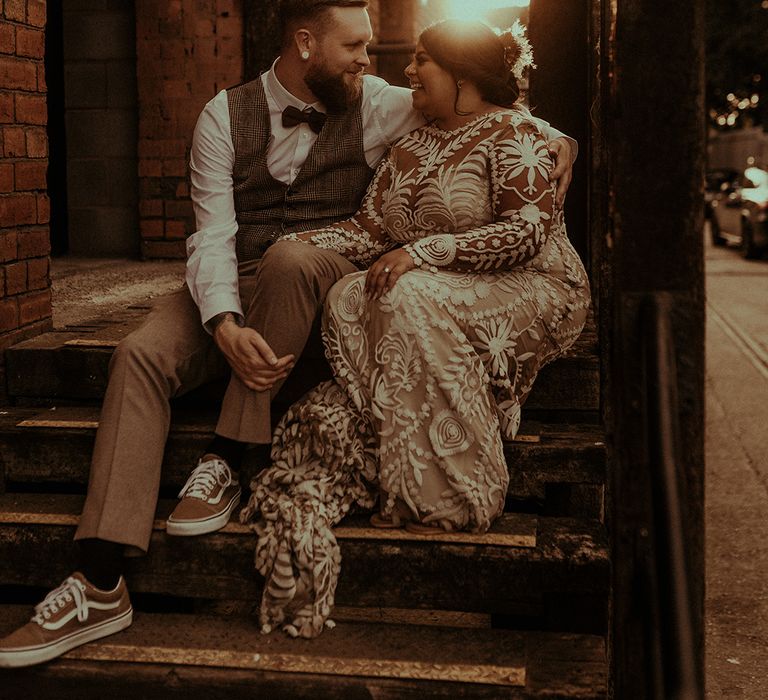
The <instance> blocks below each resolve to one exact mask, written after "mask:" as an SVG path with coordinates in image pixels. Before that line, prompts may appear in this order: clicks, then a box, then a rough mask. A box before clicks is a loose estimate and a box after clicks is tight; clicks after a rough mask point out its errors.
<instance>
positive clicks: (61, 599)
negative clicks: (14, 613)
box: [32, 576, 88, 625]
mask: <svg viewBox="0 0 768 700" xmlns="http://www.w3.org/2000/svg"><path fill="white" fill-rule="evenodd" d="M73 600H74V602H75V607H76V608H77V619H78V620H80V622H85V621H86V620H87V619H88V601H87V599H86V597H85V585H84V584H83V582H82V581H79V580H78V579H76V578H74V577H73V576H70V577H69V578H68V579H67V580H66V581H64V583H62V584H61V585H60V586H59V587H58V588H54V589H53V590H52V591H51V592H50V593H49V594H48V595H47V596H45V600H43V602H42V603H38V604H37V605H36V606H35V614H34V615H33V617H32V621H33V622H37V624H38V625H42V624H44V623H45V621H46V620H50V619H51V615H54V614H55V613H57V612H58V611H59V610H61V609H62V608H63V607H64V606H65V605H66V604H67V603H71V602H72V601H73Z"/></svg>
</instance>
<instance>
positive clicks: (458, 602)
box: [0, 494, 609, 633]
mask: <svg viewBox="0 0 768 700" xmlns="http://www.w3.org/2000/svg"><path fill="white" fill-rule="evenodd" d="M82 501H83V498H82V497H81V496H72V495H67V496H64V495H50V494H5V495H2V496H0V561H2V562H3V563H4V565H3V567H2V571H0V585H16V586H42V587H52V586H53V585H55V584H56V583H57V582H58V581H59V580H60V579H62V578H63V577H65V576H66V575H67V574H69V573H71V568H72V562H73V560H74V559H73V542H72V537H73V534H74V529H75V526H76V524H77V520H78V515H79V513H80V511H81V508H82ZM174 505H175V501H161V502H160V504H159V507H158V512H157V520H156V521H155V528H154V532H153V535H152V542H151V546H150V551H149V554H148V555H147V556H146V557H141V558H136V559H130V560H129V568H128V572H127V578H128V581H129V586H130V588H131V590H132V591H136V592H146V593H154V594H164V595H173V596H180V597H187V598H193V599H205V600H252V601H253V600H258V599H259V598H260V589H261V579H260V577H259V576H258V575H257V574H256V573H255V570H254V568H253V553H254V546H255V538H254V535H253V534H252V533H251V532H250V531H249V529H248V528H246V527H244V526H242V525H240V524H239V522H237V521H233V522H230V524H229V525H227V526H226V527H225V528H224V529H223V530H221V531H219V532H217V533H213V534H210V535H206V536H203V537H199V538H178V537H169V536H167V535H166V534H165V531H164V529H165V517H167V514H168V513H169V512H170V510H171V509H172V508H173V506H174ZM336 535H337V538H338V540H339V542H340V545H341V552H342V559H343V564H342V574H341V578H340V581H339V587H338V590H337V599H336V600H337V603H338V604H339V605H341V606H351V607H358V608H376V607H381V608H407V609H428V610H450V611H460V612H479V613H489V614H494V615H498V616H507V617H509V618H515V619H517V618H519V619H524V620H526V623H525V624H526V626H530V625H536V626H535V628H536V629H553V630H560V631H575V632H597V633H602V632H604V630H605V629H606V619H607V597H608V588H609V555H608V541H607V535H606V531H605V528H604V526H603V525H601V524H600V523H596V522H591V521H585V520H581V519H573V518H548V517H540V516H535V515H529V514H520V513H514V514H513V513H509V514H505V515H504V516H502V518H500V519H499V520H498V521H497V522H496V523H495V524H494V526H493V528H492V530H491V531H490V532H488V533H486V534H483V535H474V534H471V533H453V534H448V533H443V534H440V535H431V536H424V535H412V534H410V533H407V532H405V531H404V530H380V529H376V528H372V527H370V526H369V525H368V519H367V517H366V516H364V515H361V516H357V517H351V518H348V519H346V520H345V521H344V522H343V523H341V524H340V526H339V527H338V528H337V529H336Z"/></svg>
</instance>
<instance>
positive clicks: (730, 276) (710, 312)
mask: <svg viewBox="0 0 768 700" xmlns="http://www.w3.org/2000/svg"><path fill="white" fill-rule="evenodd" d="M705 240H706V247H705V270H706V283H707V333H706V353H707V361H706V413H707V418H706V447H705V449H706V511H705V512H706V516H705V517H706V528H707V535H706V555H707V566H706V589H707V593H706V644H707V651H706V664H707V698H712V699H713V700H715V699H717V700H720V699H721V698H725V699H731V698H734V699H735V698H738V699H739V700H766V699H767V698H768V449H767V448H766V436H768V431H766V428H765V425H766V420H768V260H759V261H746V260H743V259H742V258H741V257H740V255H739V254H738V251H736V250H734V249H730V248H715V247H713V246H712V245H711V244H710V243H709V241H708V238H705ZM183 278H184V265H183V262H181V261H154V262H138V261H131V260H93V259H77V258H59V259H55V260H54V261H53V264H52V281H53V306H54V325H55V326H56V327H58V328H60V327H62V326H65V325H68V324H76V323H79V322H81V321H84V320H87V319H89V318H93V317H97V316H102V315H104V314H105V313H109V312H111V311H115V310H118V309H121V308H124V307H125V306H128V305H131V304H138V303H143V302H147V301H150V300H151V299H153V298H154V297H156V296H158V295H161V294H165V293H166V292H169V291H172V290H173V289H177V288H179V287H180V286H181V285H182V284H183Z"/></svg>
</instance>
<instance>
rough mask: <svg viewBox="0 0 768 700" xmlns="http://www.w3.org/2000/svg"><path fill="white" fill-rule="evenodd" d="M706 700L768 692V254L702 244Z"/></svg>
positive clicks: (757, 698) (750, 698)
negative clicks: (749, 255) (759, 256)
mask: <svg viewBox="0 0 768 700" xmlns="http://www.w3.org/2000/svg"><path fill="white" fill-rule="evenodd" d="M705 270H706V283H707V332H706V353H707V361H706V412H707V418H706V443H705V445H706V447H705V450H706V488H705V498H706V508H705V518H706V528H707V532H706V557H707V564H706V589H707V593H706V617H705V620H706V645H707V651H706V664H707V698H712V699H713V700H714V699H716V698H717V699H718V700H719V699H720V698H739V699H744V700H766V698H768V449H767V448H766V436H768V431H767V430H766V427H765V426H766V421H767V420H768V260H757V261H747V260H743V259H742V258H741V257H740V255H739V253H738V251H736V250H735V249H730V248H715V247H713V246H711V245H710V244H709V242H708V241H707V243H706V248H705Z"/></svg>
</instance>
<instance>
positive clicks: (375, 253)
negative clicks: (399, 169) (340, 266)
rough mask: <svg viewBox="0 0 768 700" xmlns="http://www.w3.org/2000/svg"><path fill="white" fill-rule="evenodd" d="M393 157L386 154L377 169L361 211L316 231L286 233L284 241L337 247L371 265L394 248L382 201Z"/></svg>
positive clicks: (356, 260) (359, 263)
mask: <svg viewBox="0 0 768 700" xmlns="http://www.w3.org/2000/svg"><path fill="white" fill-rule="evenodd" d="M391 170H392V160H391V157H390V156H387V158H385V159H384V160H383V161H382V162H381V163H380V164H379V167H378V168H377V169H376V173H375V174H374V176H373V180H371V184H370V185H368V190H367V191H366V193H365V197H364V198H363V202H362V204H361V205H360V209H359V211H358V212H357V213H356V214H355V215H354V216H353V217H352V218H351V219H347V220H346V221H341V222H339V223H337V224H333V225H332V226H328V227H327V228H323V229H317V230H314V231H302V232H301V233H290V234H288V235H287V236H283V238H282V239H281V240H286V241H304V242H305V243H311V244H312V245H314V246H317V247H318V248H324V249H326V250H334V251H336V252H337V253H339V254H340V255H343V256H344V257H345V258H347V260H349V261H350V262H352V263H354V264H355V265H357V266H358V267H361V268H362V267H368V266H369V265H370V264H371V263H372V262H373V261H374V260H376V259H377V258H379V257H381V256H382V255H383V254H384V253H386V252H387V251H388V250H391V249H392V248H394V247H395V242H394V241H393V240H392V239H390V237H389V236H388V235H387V234H386V232H385V231H384V227H383V225H382V216H381V212H382V202H383V200H384V198H385V197H386V195H387V191H388V189H389V183H390V174H391Z"/></svg>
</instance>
